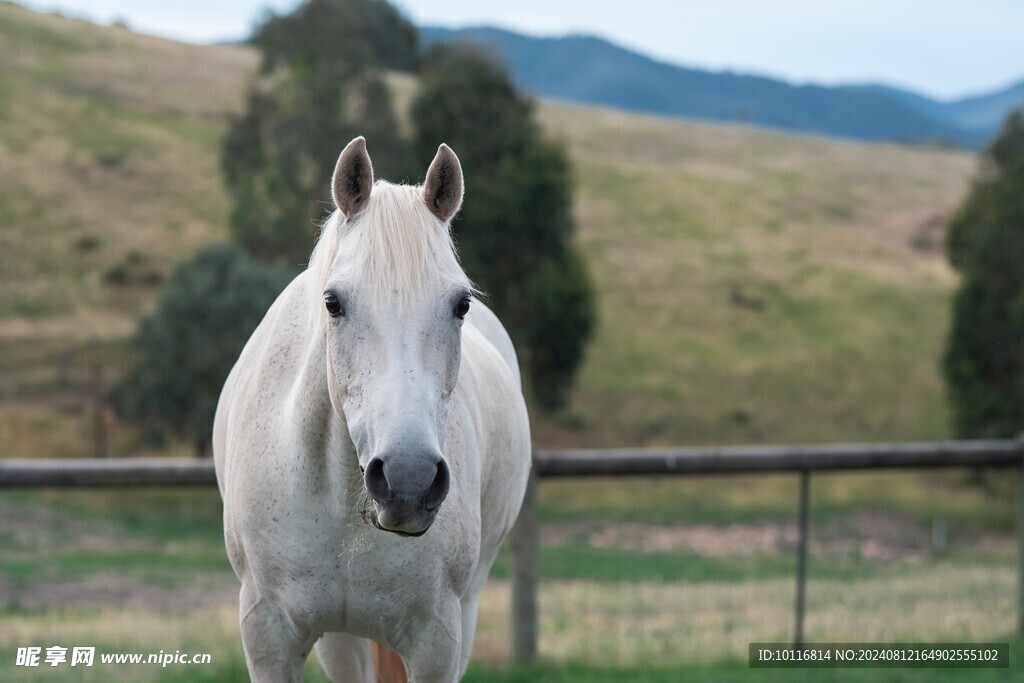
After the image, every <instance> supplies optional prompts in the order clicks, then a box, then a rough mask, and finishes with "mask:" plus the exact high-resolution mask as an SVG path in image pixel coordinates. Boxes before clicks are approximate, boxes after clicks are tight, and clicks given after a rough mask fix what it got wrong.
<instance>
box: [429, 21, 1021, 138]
mask: <svg viewBox="0 0 1024 683" xmlns="http://www.w3.org/2000/svg"><path fill="white" fill-rule="evenodd" d="M421 35H422V36H423V39H424V41H425V42H427V43H430V42H435V41H440V40H473V41H476V42H479V43H483V44H485V45H487V46H489V47H490V48H492V49H494V50H495V51H496V52H497V53H499V54H500V55H502V56H503V58H504V59H505V60H506V62H507V63H508V65H509V68H510V71H511V73H512V75H513V77H514V78H515V80H516V82H517V83H518V85H519V86H520V87H522V88H524V89H526V90H528V91H531V92H533V93H535V94H537V95H539V96H544V97H554V98H559V99H564V100H570V101H577V102H585V103H590V104H600V105H606V106H612V107H617V108H621V109H629V110H635V111H645V112H650V113H654V114H662V115H669V116H681V117H686V118H694V119H706V120H711V121H730V122H743V123H751V124H755V125H758V126H766V127H770V128H778V129H783V130H790V131H800V132H813V133H821V134H824V135H829V136H835V137H842V138H851V139H855V140H869V141H873V140H894V141H915V142H931V141H942V142H948V143H953V144H957V145H963V146H966V147H979V146H981V145H983V144H984V143H985V141H987V140H988V139H989V138H990V137H991V136H992V135H993V134H994V133H995V132H996V130H997V129H998V127H999V125H1000V124H1001V123H1002V120H1003V118H1004V117H1005V115H1006V113H1007V112H1008V111H1009V110H1010V109H1011V108H1012V107H1013V106H1021V105H1024V81H1021V82H1020V83H1018V84H1016V85H1014V86H1011V87H1009V88H1007V89H1005V90H1002V91H999V92H996V93H991V94H987V95H982V96H978V97H971V98H967V99H962V100H957V101H953V102H941V101H938V100H934V99H931V98H928V97H925V96H923V95H920V94H917V93H914V92H911V91H907V90H901V89H898V88H891V87H887V86H881V85H861V86H839V87H825V86H817V85H793V84H791V83H788V82H786V81H782V80H778V79H774V78H767V77H763V76H752V75H746V74H738V73H731V72H713V71H706V70H701V69H692V68H686V67H681V66H676V65H672V64H667V63H665V62H659V61H656V60H654V59H651V58H649V57H646V56H644V55H641V54H638V53H636V52H632V51H630V50H626V49H624V48H621V47H619V46H617V45H614V44H612V43H609V42H608V41H606V40H603V39H600V38H595V37H592V36H579V35H574V36H565V37H561V38H536V37H531V36H525V35H522V34H519V33H514V32H511V31H506V30H503V29H498V28H489V27H478V28H466V29H458V30H453V29H446V28H438V27H425V28H422V29H421Z"/></svg>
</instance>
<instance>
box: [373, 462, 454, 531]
mask: <svg viewBox="0 0 1024 683" xmlns="http://www.w3.org/2000/svg"><path fill="white" fill-rule="evenodd" d="M363 481H364V483H365V485H366V491H367V492H368V493H369V494H370V497H371V498H372V499H373V502H374V505H375V511H376V513H377V514H376V515H375V519H374V525H375V526H376V527H377V528H378V529H382V530H383V531H390V532H393V533H396V534H400V535H405V536H420V535H422V534H424V533H426V531H427V529H429V528H430V525H431V524H433V523H434V519H435V518H436V517H437V512H438V510H439V509H440V508H441V503H443V502H444V499H445V498H446V497H447V496H448V488H449V486H450V484H451V475H450V474H449V472H448V464H447V463H446V462H445V461H444V458H442V457H441V456H440V455H421V456H419V457H414V456H408V455H406V454H404V453H396V454H384V455H381V456H378V457H375V458H373V459H372V460H370V462H369V463H367V465H366V470H365V471H364V473H363Z"/></svg>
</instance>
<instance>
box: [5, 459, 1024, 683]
mask: <svg viewBox="0 0 1024 683" xmlns="http://www.w3.org/2000/svg"><path fill="white" fill-rule="evenodd" d="M963 476H965V475H962V474H958V473H945V474H932V475H928V476H924V477H922V476H920V475H917V476H911V475H901V474H891V473H889V474H884V475H882V474H874V475H864V474H860V475H830V476H821V477H816V478H815V484H814V488H813V525H812V540H811V555H810V568H809V578H810V581H809V585H808V612H807V614H808V616H807V622H806V629H807V638H808V640H810V641H812V642H866V641H878V642H910V641H930V642H940V641H952V642H976V641H986V640H987V641H1006V640H1007V639H1008V638H1009V634H1011V633H1012V632H1013V629H1014V619H1015V612H1014V605H1015V601H1014V600H1013V599H1012V596H1013V595H1014V591H1015V581H1016V570H1015V554H1014V553H1015V546H1014V542H1013V538H1014V535H1013V529H1012V508H1013V502H1012V499H1011V497H1010V496H1009V491H1008V490H1006V489H1004V488H1003V482H995V483H993V484H992V487H991V488H989V489H988V490H985V489H983V488H978V487H965V486H963V485H962V484H963V482H962V481H961V479H962V477H963ZM793 484H794V482H793V481H792V478H787V477H768V478H760V479H758V478H755V477H741V478H729V479H724V478H723V479H719V478H714V479H705V480H701V481H692V480H668V481H666V480H654V479H649V480H648V479H644V480H638V481H633V482H627V483H622V482H613V481H597V482H590V483H570V482H559V483H553V484H548V483H545V484H543V485H542V486H541V490H540V493H541V518H542V522H543V523H542V537H541V538H542V553H541V565H540V571H541V575H542V578H543V581H542V586H541V593H540V596H539V597H540V605H541V621H540V629H541V630H540V632H541V640H540V650H541V657H542V662H543V664H542V665H541V667H540V668H538V669H517V668H515V667H512V668H509V667H508V664H509V656H510V653H509V643H510V640H511V637H510V624H509V619H510V617H509V611H508V610H509V603H510V586H509V583H508V578H507V577H508V556H507V554H506V553H503V554H502V556H501V557H500V558H499V562H498V564H497V566H496V567H495V571H494V572H493V575H492V581H491V582H490V583H489V584H488V585H487V587H486V588H485V591H484V594H483V596H482V600H481V612H480V621H479V628H478V634H477V640H476V648H475V654H474V661H475V665H474V669H473V672H472V674H471V676H470V677H468V679H467V680H470V681H488V680H496V681H505V680H534V679H532V678H530V677H532V676H536V677H539V678H537V679H536V680H570V681H571V680H587V676H593V677H595V678H593V679H592V680H636V681H661V680H678V677H679V676H683V675H685V676H687V678H689V677H691V676H692V677H693V678H694V679H695V680H709V681H710V680H720V679H719V678H718V676H731V677H732V678H731V679H729V678H726V680H741V679H742V680H753V681H758V680H765V681H777V680H819V679H815V678H814V677H813V675H811V674H810V673H808V674H806V677H805V678H799V677H798V678H793V679H786V678H785V677H784V676H782V675H781V674H780V673H779V672H775V671H764V672H754V673H751V672H749V671H748V670H747V669H746V665H745V663H744V662H745V657H746V648H747V645H748V643H750V642H786V641H787V640H788V639H789V638H790V637H791V629H792V601H793V587H794V582H793V571H794V543H795V527H794V520H793V494H794V489H795V487H794V486H793ZM929 491H930V492H931V493H932V495H931V496H930V497H927V496H926V495H925V494H926V493H927V492H929ZM936 492H942V495H941V496H940V495H934V494H935V493H936ZM738 500H743V501H746V504H745V505H737V504H736V501H738ZM937 518H942V519H943V520H944V521H945V524H946V527H947V529H948V539H947V541H946V543H945V544H944V547H942V548H938V547H936V546H935V544H934V541H933V540H932V522H933V521H934V520H935V519H937ZM0 519H2V520H3V525H2V528H3V532H2V533H0V619H2V621H3V623H4V629H3V630H2V633H0V651H3V652H14V651H15V650H16V648H17V647H23V646H26V645H40V646H43V647H46V646H49V645H54V644H58V645H59V644H64V645H69V646H74V645H95V646H97V648H98V651H101V652H143V653H150V652H157V651H158V650H164V651H174V650H181V651H183V652H210V653H211V654H213V660H214V665H213V666H211V667H206V668H204V667H195V668H191V669H189V668H182V667H177V668H174V667H172V670H169V671H168V670H161V669H159V668H158V667H152V668H147V667H121V668H116V667H108V668H107V669H100V670H98V671H96V672H94V673H95V676H96V677H95V678H92V679H88V678H86V679H82V680H154V681H155V680H160V681H166V680H229V679H233V678H237V677H239V676H240V675H241V674H240V673H239V672H241V671H242V670H243V668H244V661H243V659H242V656H241V650H240V641H239V636H238V628H237V611H236V610H237V602H236V599H237V581H236V579H235V577H234V575H233V573H232V572H231V570H230V568H229V566H228V564H227V561H226V558H225V556H224V551H223V544H222V540H221V531H220V503H219V500H218V497H217V495H216V492H214V491H209V490H181V491H158V492H146V491H140V492H123V493H119V494H118V495H117V496H115V497H111V496H110V495H108V494H107V493H104V492H84V491H83V492H68V493H56V492H8V493H5V494H3V496H2V497H0ZM1015 647H1016V646H1015ZM869 673H870V672H868V673H864V672H859V673H858V672H841V673H840V674H839V676H846V677H840V678H836V679H835V680H850V681H860V680H876V679H869V678H868V675H869ZM876 673H877V672H876ZM889 673H892V672H889ZM955 673H957V674H959V675H962V674H963V673H964V672H955ZM969 673H970V675H975V676H977V677H976V678H974V679H968V680H986V681H987V680H992V681H996V680H1009V679H1007V678H1005V676H1004V677H1003V678H1000V677H999V676H1000V675H1001V674H1000V672H998V671H996V672H994V673H993V672H969ZM1003 673H1005V672H1003ZM307 674H308V675H307V680H312V681H319V680H323V678H322V675H321V674H320V672H319V669H318V668H317V666H316V665H315V663H310V664H309V665H308V668H307ZM919 674H920V672H913V671H909V672H898V673H897V674H894V676H893V677H890V678H887V679H885V680H893V681H916V680H935V679H934V678H922V677H921V676H920V675H919ZM19 676H20V677H21V678H19ZM118 676H123V678H117V677H118ZM194 676H198V678H193V677H194ZM602 676H603V677H604V678H602ZM615 676H620V677H621V678H617V679H616V678H614V677H615ZM986 676H987V677H986ZM609 677H611V678H609ZM673 677H676V678H673ZM0 679H2V680H5V681H6V680H12V681H15V680H32V678H31V676H29V675H28V674H27V673H26V671H25V670H24V669H17V668H16V667H13V666H11V662H10V661H9V658H8V659H0ZM75 680H78V679H77V678H76V679H75ZM939 680H954V679H953V678H947V679H939ZM955 680H960V679H959V678H957V679H955Z"/></svg>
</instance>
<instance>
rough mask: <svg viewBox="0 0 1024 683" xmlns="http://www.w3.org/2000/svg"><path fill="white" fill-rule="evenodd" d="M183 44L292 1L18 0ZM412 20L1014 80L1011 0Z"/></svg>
mask: <svg viewBox="0 0 1024 683" xmlns="http://www.w3.org/2000/svg"><path fill="white" fill-rule="evenodd" d="M21 1H22V4H26V5H28V6H30V7H33V8H35V9H40V10H53V9H58V10H60V11H63V12H64V13H66V14H69V15H72V16H76V17H82V18H89V19H91V20H93V21H97V22H100V23H111V22H112V21H114V20H123V21H126V22H127V24H128V25H129V27H131V28H132V29H133V30H136V31H141V32H145V33H153V34H156V35H162V36H166V37H170V38H176V39H179V40H186V41H190V42H198V43H203V42H216V41H223V40H237V39H240V38H242V37H244V36H246V35H248V34H249V33H250V32H251V29H252V27H253V26H254V25H255V24H256V22H257V21H258V20H259V18H260V17H261V16H263V13H264V12H265V11H266V8H268V7H270V8H273V9H274V10H275V11H278V12H284V11H288V10H289V9H291V8H292V7H294V6H295V5H296V4H298V3H297V1H296V0H177V1H176V2H168V1H167V0H21ZM393 4H395V5H397V6H398V7H399V8H400V9H401V10H402V11H403V12H404V13H405V14H406V16H408V17H409V18H410V19H411V20H412V21H413V22H414V23H416V24H418V25H428V24H429V25H440V26H448V27H462V26H473V25H481V24H488V25H496V26H501V27H505V28H510V29H513V30H517V31H521V32H524V33H529V34H532V35H544V36H557V35H564V34H567V33H585V34H591V35H597V36H600V37H602V38H605V39H608V40H611V41H612V42H614V43H617V44H619V45H622V46H624V47H627V48H630V49H633V50H636V51H639V52H642V53H644V54H647V55H649V56H651V57H654V58H656V59H659V60H662V61H666V62H671V63H674V64H679V65H682V66H691V67H697V68H707V69H712V70H716V71H721V70H731V71H736V72H742V73H753V74H759V75H767V76H774V77H778V78H783V79H785V80H788V81H791V82H794V83H816V84H822V85H835V84H841V83H843V84H849V83H865V82H877V83H884V84H889V85H895V86H900V87H905V88H910V89H913V90H916V91H918V92H920V93H922V94H925V95H929V96H932V97H937V98H940V99H952V98H957V97H963V96H966V95H972V94H976V93H982V92H987V91H991V90H995V89H998V88H1002V87H1004V86H1007V85H1009V84H1011V83H1013V82H1016V81H1020V80H1022V79H1024V38H1022V35H1024V2H1022V1H1021V0H856V1H851V0H772V1H771V2H763V1H756V0H675V1H673V0H632V1H631V2H622V1H621V0H617V1H615V2H610V1H608V0H513V1H509V0H495V1H488V0H393Z"/></svg>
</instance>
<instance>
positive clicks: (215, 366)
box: [114, 244, 290, 455]
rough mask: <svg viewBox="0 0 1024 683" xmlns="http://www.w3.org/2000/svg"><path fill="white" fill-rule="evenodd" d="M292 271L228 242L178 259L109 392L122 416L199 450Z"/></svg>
mask: <svg viewBox="0 0 1024 683" xmlns="http://www.w3.org/2000/svg"><path fill="white" fill-rule="evenodd" d="M289 277H290V276H289V274H288V273H287V272H286V271H285V270H284V269H283V268H281V267H269V266H265V265H261V264H259V263H256V262H255V261H253V260H252V259H251V258H250V257H249V256H248V255H246V253H245V252H243V251H242V250H241V249H239V248H238V247H236V246H233V245H230V244H222V245H217V246H214V247H210V248H208V249H206V250H204V251H201V252H199V253H198V254H197V255H196V256H195V257H193V258H192V259H190V260H189V261H185V262H183V263H181V264H179V265H178V267H177V268H176V269H175V271H174V274H173V276H172V277H171V279H170V280H169V281H168V283H167V285H166V286H165V288H164V289H163V291H162V292H161V295H160V300H159V303H158V305H157V308H156V311H154V312H153V313H152V314H151V315H149V316H146V317H144V318H142V320H140V322H139V326H138V329H137V331H136V333H135V336H134V338H133V339H132V341H131V347H132V351H133V355H134V363H133V365H132V367H131V368H130V369H129V371H128V372H127V374H126V376H125V377H124V378H123V379H122V380H121V382H120V383H119V384H118V385H117V386H116V387H115V390H114V405H115V408H116V409H117V411H118V412H119V413H120V414H121V416H122V417H124V418H125V419H126V420H128V421H130V422H135V423H137V424H139V425H140V426H141V427H142V428H143V429H144V430H145V432H146V434H147V435H148V436H149V437H150V438H151V439H152V440H154V441H158V442H159V441H161V440H163V439H164V438H165V437H166V436H168V435H176V436H181V437H184V438H186V439H190V440H191V441H192V443H193V444H194V446H195V450H196V455H204V454H205V452H206V445H207V443H208V442H209V439H210V433H211V431H212V429H213V415H214V411H215V410H216V406H217V399H218V396H219V395H220V391H221V388H222V387H223V386H224V381H225V380H226V379H227V376H228V372H229V371H230V370H231V367H232V365H234V363H235V361H236V360H237V358H238V355H239V353H240V352H241V350H242V347H243V346H244V345H245V342H246V340H248V338H249V336H250V335H251V334H252V332H253V330H255V329H256V326H257V325H258V324H259V322H260V320H262V318H263V316H264V314H265V313H266V311H267V309H268V308H269V306H270V304H271V303H273V301H274V299H275V298H276V297H277V295H278V293H279V292H280V291H281V290H282V289H283V288H284V286H285V285H286V284H287V283H288V280H289Z"/></svg>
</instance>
